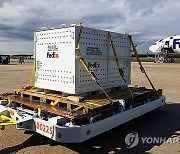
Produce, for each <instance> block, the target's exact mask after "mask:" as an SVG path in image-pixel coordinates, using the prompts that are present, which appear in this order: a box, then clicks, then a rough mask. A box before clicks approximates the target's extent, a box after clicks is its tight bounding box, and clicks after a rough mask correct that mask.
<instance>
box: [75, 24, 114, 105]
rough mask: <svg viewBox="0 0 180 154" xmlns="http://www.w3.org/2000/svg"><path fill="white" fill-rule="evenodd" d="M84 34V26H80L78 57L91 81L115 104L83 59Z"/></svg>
mask: <svg viewBox="0 0 180 154" xmlns="http://www.w3.org/2000/svg"><path fill="white" fill-rule="evenodd" d="M82 32H83V26H82V25H81V26H80V32H79V37H78V41H77V54H78V57H79V58H80V62H81V63H82V65H83V66H84V68H85V70H86V71H87V72H88V74H89V76H90V77H91V79H92V80H93V81H94V82H95V83H96V84H97V85H98V87H99V88H100V89H101V90H102V91H103V93H104V94H105V95H106V97H107V98H108V100H109V101H110V103H113V101H112V99H111V98H110V97H109V95H108V94H107V93H106V91H105V90H104V89H103V88H102V86H101V85H100V83H99V82H98V81H97V77H96V75H95V74H94V73H93V72H92V71H91V70H90V69H89V67H88V65H87V64H86V62H85V60H84V59H83V58H82V54H81V51H80V40H81V36H82Z"/></svg>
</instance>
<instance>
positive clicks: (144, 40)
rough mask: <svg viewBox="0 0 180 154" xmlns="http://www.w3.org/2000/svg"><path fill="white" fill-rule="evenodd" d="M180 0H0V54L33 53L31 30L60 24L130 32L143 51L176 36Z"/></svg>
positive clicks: (139, 48)
mask: <svg viewBox="0 0 180 154" xmlns="http://www.w3.org/2000/svg"><path fill="white" fill-rule="evenodd" d="M179 15H180V0H91V1H90V0H89V1H87V0H0V53H3V54H9V53H10V54H24V53H26V54H33V32H34V31H35V30H36V29H38V28H41V27H58V26H59V25H60V24H62V23H66V24H67V25H69V24H71V23H79V22H81V23H83V25H84V26H87V27H91V28H97V29H104V30H110V31H114V32H120V33H125V32H127V33H129V34H131V35H132V36H133V39H134V42H135V43H136V44H137V45H138V50H139V53H146V52H147V51H149V50H148V48H149V46H150V45H151V44H153V43H154V42H155V41H156V40H158V39H161V38H164V37H168V36H170V35H178V34H179V27H180V17H179Z"/></svg>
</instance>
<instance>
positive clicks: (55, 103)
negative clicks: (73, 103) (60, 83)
mask: <svg viewBox="0 0 180 154" xmlns="http://www.w3.org/2000/svg"><path fill="white" fill-rule="evenodd" d="M63 100H67V99H66V97H62V98H59V99H57V100H56V101H52V102H51V106H57V105H58V103H60V102H61V101H63Z"/></svg>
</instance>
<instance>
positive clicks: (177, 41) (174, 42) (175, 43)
mask: <svg viewBox="0 0 180 154" xmlns="http://www.w3.org/2000/svg"><path fill="white" fill-rule="evenodd" d="M176 45H178V46H179V48H180V39H174V40H173V49H176Z"/></svg>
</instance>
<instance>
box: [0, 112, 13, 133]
mask: <svg viewBox="0 0 180 154" xmlns="http://www.w3.org/2000/svg"><path fill="white" fill-rule="evenodd" d="M15 124H16V120H13V119H12V118H10V117H8V116H5V115H3V114H0V126H1V130H4V129H5V126H8V125H15Z"/></svg>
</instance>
